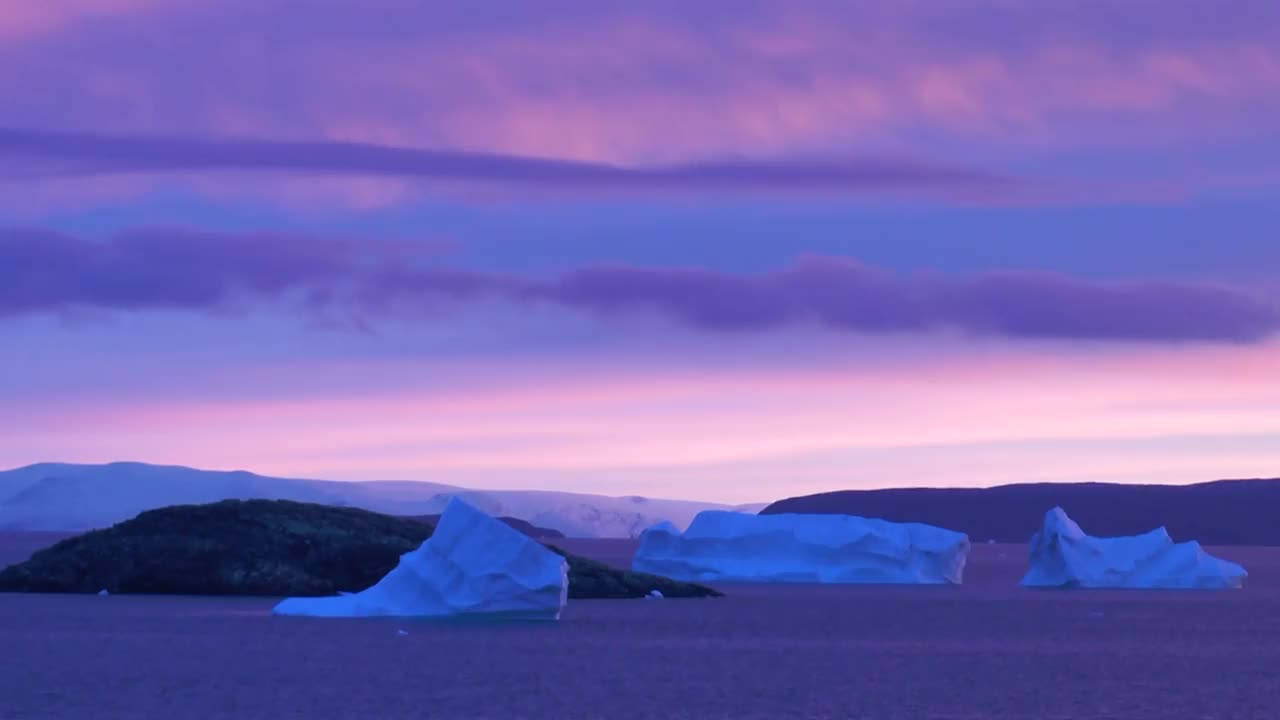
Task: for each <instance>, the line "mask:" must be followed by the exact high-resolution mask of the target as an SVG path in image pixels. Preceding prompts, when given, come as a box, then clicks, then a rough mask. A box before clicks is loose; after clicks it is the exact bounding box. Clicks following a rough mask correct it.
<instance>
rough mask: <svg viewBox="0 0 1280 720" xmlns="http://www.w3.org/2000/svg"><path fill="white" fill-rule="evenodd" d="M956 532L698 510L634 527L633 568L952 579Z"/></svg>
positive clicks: (731, 576)
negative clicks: (683, 523)
mask: <svg viewBox="0 0 1280 720" xmlns="http://www.w3.org/2000/svg"><path fill="white" fill-rule="evenodd" d="M968 554H969V537H968V536H967V535H965V534H964V533H959V532H955V531H952V530H946V529H943V528H939V527H934V526H932V525H924V524H921V523H895V522H889V521H888V520H879V519H873V518H863V517H857V516H855V515H808V514H785V513H784V514H776V515H751V514H746V513H738V512H732V511H725V510H707V511H703V512H700V513H698V515H697V516H696V517H694V519H693V522H692V523H691V524H690V525H689V529H687V530H685V531H684V532H683V533H681V532H680V531H679V530H678V529H677V528H676V527H675V526H674V525H672V524H671V523H660V524H658V525H655V526H653V527H651V528H649V529H647V530H645V531H644V532H643V533H641V534H640V546H639V548H637V550H636V553H635V556H634V557H633V558H632V561H631V567H632V569H633V570H635V571H637V572H646V573H652V574H654V575H664V576H666V577H669V578H672V579H675V580H684V581H691V582H804V583H868V584H871V583H878V584H907V585H941V584H947V583H950V584H957V585H958V584H959V583H960V582H961V579H962V576H963V573H964V564H965V559H966V558H967V557H968Z"/></svg>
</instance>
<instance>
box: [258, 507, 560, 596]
mask: <svg viewBox="0 0 1280 720" xmlns="http://www.w3.org/2000/svg"><path fill="white" fill-rule="evenodd" d="M568 571H569V566H568V563H567V562H566V561H565V559H564V558H562V557H561V556H559V555H557V554H556V553H554V552H552V551H550V550H548V549H547V548H545V547H543V546H542V545H541V544H539V543H537V542H535V541H533V540H531V539H529V538H528V537H526V536H525V535H524V534H523V533H521V532H519V531H518V530H515V529H513V528H511V527H510V526H508V525H507V524H506V523H504V522H502V521H500V520H498V519H496V518H493V517H491V516H489V515H486V514H485V513H483V512H481V511H480V510H477V509H476V508H475V507H473V506H471V505H469V504H467V502H466V501H464V500H461V499H457V498H455V499H454V500H452V501H451V502H450V503H449V505H448V506H446V507H445V510H444V514H443V515H442V516H441V517H440V522H439V524H437V525H436V529H435V532H434V533H432V535H431V537H430V538H428V539H427V540H426V541H425V542H423V543H422V545H421V546H419V547H418V549H416V550H413V551H412V552H407V553H405V554H404V555H401V556H400V562H399V564H397V565H396V567H395V568H394V569H392V570H391V572H389V573H387V574H386V575H385V576H384V577H383V578H382V579H381V580H379V581H378V582H377V583H376V584H374V585H373V586H372V587H370V588H368V589H366V590H363V591H361V592H357V593H348V594H342V595H336V596H332V597H295V598H288V599H286V600H284V601H282V602H281V603H280V604H278V605H276V607H275V609H274V610H273V611H272V612H274V613H275V614H277V615H310V616H316V617H366V616H397V617H447V616H458V615H468V616H476V615H480V616H493V617H503V618H512V619H527V620H556V619H558V618H559V617H560V611H561V610H562V609H563V608H564V605H565V602H566V600H567V599H568V596H569V575H568Z"/></svg>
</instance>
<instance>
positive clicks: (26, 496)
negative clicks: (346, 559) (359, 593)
mask: <svg viewBox="0 0 1280 720" xmlns="http://www.w3.org/2000/svg"><path fill="white" fill-rule="evenodd" d="M455 495H456V496H461V497H463V498H465V499H466V500H467V501H468V502H470V503H472V504H473V505H475V506H477V507H479V508H481V509H483V510H484V511H485V512H488V513H489V514H491V515H494V516H502V517H510V518H515V519H518V520H523V521H525V522H526V523H529V524H531V525H533V526H536V527H538V528H549V529H551V530H555V531H557V532H560V533H563V534H564V535H565V536H568V537H634V536H636V535H639V534H640V531H642V530H644V529H645V528H646V527H649V526H650V525H654V524H656V523H659V522H661V521H663V520H668V521H670V522H672V523H674V524H676V525H677V526H680V527H684V526H686V525H688V524H689V522H690V521H691V520H692V519H693V516H694V515H696V514H697V513H698V512H700V511H702V510H706V509H712V508H716V509H740V510H746V511H750V512H755V511H756V510H759V509H760V508H761V507H762V506H763V503H761V504H760V505H755V506H736V507H732V506H727V505H722V504H717V503H706V502H697V501H691V500H663V499H653V498H644V497H635V496H628V497H610V496H605V495H591V494H585V493H566V492H552V491H541V490H473V489H467V488H461V487H457V486H454V485H442V484H439V483H430V482H412V481H378V482H339V481H333V480H306V479H297V478H276V477H267V476H264V475H257V474H254V473H251V472H245V471H242V470H238V471H231V472H223V471H213V470H197V469H194V468H189V467H179V466H166V465H148V464H146V463H134V462H118V463H109V464H105V465H74V464H66V463H40V464H37V465H29V466H27V467H21V468H17V469H15V470H8V471H0V530H59V531H80V530H88V529H92V528H100V527H106V526H109V525H112V524H114V523H117V522H120V521H122V520H127V519H129V518H132V517H133V516H135V515H137V514H138V513H140V512H142V511H144V510H150V509H153V508H158V507H164V506H168V505H184V504H200V503H209V502H216V501H218V500H227V499H252V498H263V499H269V500H296V501H299V502H311V503H320V504H324V505H338V506H349V507H359V508H364V509H366V510H373V511H375V512H381V513H386V514H390V515H415V516H416V515H436V514H438V513H440V512H441V511H442V510H443V509H444V506H445V504H446V503H448V501H449V499H450V498H452V497H454V496H455Z"/></svg>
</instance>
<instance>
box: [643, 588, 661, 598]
mask: <svg viewBox="0 0 1280 720" xmlns="http://www.w3.org/2000/svg"><path fill="white" fill-rule="evenodd" d="M664 597H666V596H665V595H663V594H662V591H661V590H650V591H649V594H648V595H645V596H644V599H645V600H661V599H662V598H664Z"/></svg>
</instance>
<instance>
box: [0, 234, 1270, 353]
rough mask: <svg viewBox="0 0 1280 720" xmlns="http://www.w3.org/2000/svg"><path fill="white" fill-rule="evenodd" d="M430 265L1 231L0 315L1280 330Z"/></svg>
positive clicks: (1222, 310)
mask: <svg viewBox="0 0 1280 720" xmlns="http://www.w3.org/2000/svg"><path fill="white" fill-rule="evenodd" d="M435 260H436V258H434V257H433V253H432V252H422V253H417V254H415V253H413V252H407V251H406V248H405V246H404V245H402V244H401V245H397V246H395V247H392V246H387V245H383V244H380V243H373V242H369V243H361V242H357V241H350V240H334V239H327V238H313V237H300V236H292V235H272V234H218V233H209V232H202V231H194V230H184V229H148V230H137V231H130V232H125V233H121V234H118V235H116V236H114V237H112V238H110V239H108V240H105V241H95V240H86V239H81V238H76V237H71V236H67V235H63V234H59V233H54V232H49V231H42V230H24V229H8V230H0V316H3V315H15V314H25V313H40V312H59V311H64V310H70V309H75V308H82V307H90V308H103V309H116V310H125V311H146V310H154V309H174V308H178V309H182V308H186V309H192V310H211V309H217V308H221V307H225V306H227V305H230V304H232V303H236V302H241V301H250V302H252V301H254V300H263V299H267V300H287V299H295V300H297V301H299V302H301V303H302V304H303V305H304V306H307V307H311V308H320V307H323V308H327V309H337V310H340V311H343V312H349V313H351V314H353V315H355V316H358V317H360V318H361V319H362V320H373V321H376V320H377V319H379V318H380V317H390V316H396V317H403V316H406V315H409V316H412V314H413V313H415V312H416V311H421V310H422V309H424V308H426V307H427V306H432V307H435V306H437V305H439V304H441V303H447V302H466V301H469V300H478V299H485V298H491V299H498V300H503V301H507V302H510V303H514V304H517V305H527V304H543V303H545V304H553V305H557V306H561V307H565V308H570V309H574V310H578V311H582V312H587V313H592V314H597V315H606V316H613V315H621V314H628V313H651V314H658V315H661V316H664V317H667V318H669V319H671V320H673V321H676V322H678V323H680V324H682V325H686V326H690V327H694V328H698V329H701V330H704V331H706V332H748V331H762V330H768V329H771V328H778V327H782V326H788V325H795V324H802V323H817V324H821V325H824V326H827V327H829V328H833V329H835V330H838V331H847V332H860V333H884V332H928V331H957V332H962V333H969V334H976V335H990V336H1003V337H1012V338H1057V339H1077V340H1128V341H1148V342H1176V341H1205V342H1252V341H1258V340H1262V339H1264V338H1266V337H1268V336H1270V335H1271V334H1273V333H1275V332H1276V331H1277V330H1280V311H1278V310H1277V308H1276V307H1275V306H1274V305H1272V304H1270V303H1268V302H1266V301H1264V300H1263V299H1260V298H1258V297H1256V296H1254V295H1252V294H1250V293H1248V292H1245V291H1243V290H1240V289H1236V288H1231V287H1224V286H1218V285H1209V284H1201V283H1194V282H1173V281H1158V282H1157V281H1132V282H1097V281H1092V280H1086V279H1081V278H1074V277H1070V276H1065V275H1060V274H1053V273H1044V272H1028V271H1003V272H992V273H984V274H976V275H967V276H955V275H942V274H917V275H909V276H901V275H895V274H892V273H888V272H884V271H881V270H879V269H876V268H872V267H868V266H866V265H863V264H860V263H857V262H855V261H852V260H849V259H847V258H833V257H824V256H804V257H801V258H800V259H799V260H797V261H796V262H794V263H792V264H791V265H789V266H787V267H784V268H781V269H779V270H776V271H772V272H767V273H759V274H733V273H725V272H720V271H716V270H710V269H703V268H669V267H636V266H626V265H617V266H590V267H584V268H579V269H576V270H572V271H569V272H566V273H563V274H560V275H557V276H554V277H533V276H524V275H515V274H501V273H484V272H475V271H470V270H463V269H446V268H441V267H439V266H438V265H437V264H436V262H435ZM424 317H425V315H424Z"/></svg>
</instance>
